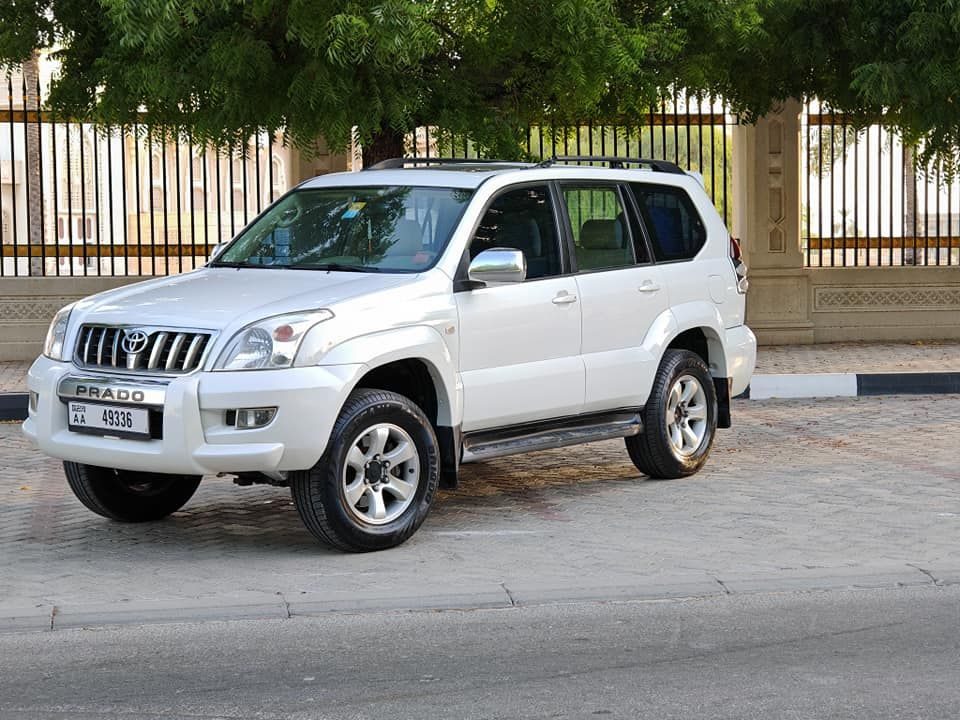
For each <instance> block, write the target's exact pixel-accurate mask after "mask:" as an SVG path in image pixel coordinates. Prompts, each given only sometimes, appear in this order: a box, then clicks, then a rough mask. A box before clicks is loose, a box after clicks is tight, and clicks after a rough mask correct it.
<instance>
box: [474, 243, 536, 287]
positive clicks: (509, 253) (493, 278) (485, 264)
mask: <svg viewBox="0 0 960 720" xmlns="http://www.w3.org/2000/svg"><path fill="white" fill-rule="evenodd" d="M467 277H468V278H470V280H472V281H473V282H481V283H518V282H523V281H524V280H526V279H527V259H526V257H524V255H523V252H522V251H521V250H516V249H514V248H491V249H489V250H484V251H483V252H482V253H480V254H479V255H477V256H476V257H475V258H474V259H473V261H472V262H471V263H470V267H469V268H468V269H467Z"/></svg>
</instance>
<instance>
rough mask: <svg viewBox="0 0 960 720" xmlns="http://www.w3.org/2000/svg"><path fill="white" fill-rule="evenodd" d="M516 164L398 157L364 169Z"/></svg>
mask: <svg viewBox="0 0 960 720" xmlns="http://www.w3.org/2000/svg"><path fill="white" fill-rule="evenodd" d="M498 164H499V165H518V166H524V167H525V165H523V164H521V163H511V162H509V161H507V160H481V159H478V158H437V157H398V158H389V159H387V160H381V161H380V162H378V163H374V164H373V165H371V166H370V167H365V168H363V169H364V170H397V169H400V168H404V167H406V166H407V165H498Z"/></svg>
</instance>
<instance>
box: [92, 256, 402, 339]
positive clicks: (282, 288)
mask: <svg viewBox="0 0 960 720" xmlns="http://www.w3.org/2000/svg"><path fill="white" fill-rule="evenodd" d="M417 277H418V276H417V275H413V274H410V275H400V274H389V275H388V274H384V275H380V274H377V273H356V272H327V271H324V270H279V269H264V268H253V269H251V268H203V269H201V270H197V271H195V272H191V273H186V274H183V275H174V276H170V277H164V278H156V279H154V280H148V281H147V282H143V283H136V284H134V285H127V286H125V287H122V288H118V289H116V290H110V291H108V292H105V293H100V294H99V295H94V296H92V297H89V298H86V299H84V300H82V301H81V302H79V303H78V304H77V306H76V310H77V312H76V313H75V314H76V315H77V319H78V320H79V321H80V322H83V323H103V324H105V325H118V324H137V325H157V326H161V327H164V326H165V327H192V328H202V329H209V330H222V329H223V328H225V327H227V326H228V325H232V324H234V323H236V322H237V321H241V322H242V323H248V322H254V321H256V320H260V319H262V318H265V317H269V316H271V315H278V314H281V313H286V312H296V311H300V310H313V309H318V308H326V307H330V306H332V305H335V304H336V303H337V302H341V301H343V300H346V299H348V298H351V297H355V296H357V295H364V294H368V293H375V292H378V291H380V290H385V289H387V288H391V287H395V286H398V285H402V284H406V283H411V282H414V281H415V280H416V278H417Z"/></svg>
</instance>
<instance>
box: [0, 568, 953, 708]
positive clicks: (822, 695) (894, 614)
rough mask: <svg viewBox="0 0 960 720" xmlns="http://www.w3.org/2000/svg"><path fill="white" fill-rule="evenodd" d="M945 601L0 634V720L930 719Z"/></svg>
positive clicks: (759, 599)
mask: <svg viewBox="0 0 960 720" xmlns="http://www.w3.org/2000/svg"><path fill="white" fill-rule="evenodd" d="M958 620H960V588H958V587H949V588H938V587H933V586H928V587H923V588H896V589H886V590H847V591H829V592H804V593H780V594H774V593H767V594H746V595H740V596H722V597H713V598H702V599H696V600H682V601H677V600H675V601H661V602H625V603H579V604H565V605H544V606H536V607H516V608H508V609H502V610H477V611H470V612H459V611H454V612H441V613H436V612H433V613H431V612H418V613H372V614H359V615H328V616H323V617H316V618H293V619H289V620H259V621H235V622H224V623H220V622H216V623H205V624H194V625H150V626H123V627H111V628H106V629H99V630H63V631H57V632H53V633H36V632H32V633H21V634H7V635H0V717H2V718H3V719H4V720H20V719H23V718H30V719H37V718H56V719H57V720H62V719H63V718H80V719H87V718H124V720H129V718H138V719H143V720H151V719H152V718H160V717H163V718H277V719H279V718H338V719H340V718H387V717H390V718H398V719H405V718H444V719H449V718H511V719H512V718H631V719H633V718H658V719H659V720H665V719H667V718H697V717H709V718H731V719H732V718H736V719H737V720H744V719H746V718H764V719H768V718H817V719H818V720H821V719H823V718H870V719H871V720H880V719H882V718H897V719H898V720H904V719H907V718H924V719H926V718H946V717H956V714H957V708H958V706H960V623H958Z"/></svg>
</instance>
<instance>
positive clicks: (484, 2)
mask: <svg viewBox="0 0 960 720" xmlns="http://www.w3.org/2000/svg"><path fill="white" fill-rule="evenodd" d="M754 4H755V0H723V1H722V2H717V1H716V0H376V1H374V2H356V1H351V0H249V1H247V2H243V1H241V0H139V1H138V2H136V3H133V2H128V1H127V0H100V1H99V2H98V3H90V2H87V1H86V0H56V1H54V0H7V3H6V4H5V5H4V6H3V7H2V8H0V63H3V62H6V63H8V64H10V63H18V62H21V61H22V60H23V59H24V58H26V57H28V56H29V54H30V52H32V51H33V50H34V49H35V48H51V47H54V48H56V49H57V52H56V55H57V57H58V58H59V59H60V61H61V62H62V65H63V72H62V74H61V75H60V77H59V78H58V79H57V80H56V81H55V83H54V84H53V88H52V93H51V97H50V100H49V102H50V104H51V105H52V106H53V107H54V108H56V109H57V110H58V111H59V112H60V113H63V114H69V115H72V116H74V117H83V118H85V119H89V120H93V121H99V122H103V123H129V122H131V121H133V119H134V118H135V117H136V115H137V113H138V112H146V113H147V115H148V116H149V118H150V121H151V122H152V123H154V124H156V125H163V126H166V127H169V128H172V129H180V130H185V131H189V132H190V133H191V134H193V135H194V137H195V138H197V139H198V140H211V141H214V142H216V143H220V144H229V143H231V142H237V141H239V140H240V139H241V138H243V137H246V136H249V135H250V134H251V133H253V132H255V131H258V130H267V131H275V130H280V129H282V130H283V131H284V133H285V136H286V137H287V138H288V139H289V140H290V141H291V142H293V143H295V144H297V145H299V146H303V147H310V146H311V144H312V143H313V142H314V141H315V140H316V138H318V137H323V138H325V139H326V140H327V142H328V143H329V144H330V145H331V146H333V147H334V148H336V149H343V148H344V147H345V146H347V144H348V143H349V140H350V137H351V129H352V128H353V127H356V128H358V130H359V133H360V138H361V142H362V144H363V146H364V151H365V158H364V160H365V161H366V162H371V161H374V160H376V159H379V158H382V157H387V156H393V155H398V154H401V153H402V150H403V147H402V137H403V133H404V132H406V131H409V130H410V129H412V128H413V127H415V126H417V125H421V124H425V123H427V122H429V123H431V124H434V125H440V126H442V127H444V128H447V129H448V130H450V131H453V132H460V133H468V134H469V135H470V137H471V139H472V140H473V141H474V142H475V143H476V145H477V147H478V148H480V149H481V150H482V151H483V152H488V153H492V154H497V155H501V156H506V157H515V156H518V155H519V154H520V153H521V149H520V148H521V141H522V132H523V129H524V128H525V127H526V126H527V125H528V124H529V123H532V122H541V121H543V120H545V119H549V120H550V121H552V122H554V123H558V124H562V123H566V124H575V123H577V122H581V121H583V120H584V119H587V118H597V117H604V116H606V117H612V116H614V115H623V114H630V113H634V114H639V113H642V112H645V110H646V108H647V107H648V105H649V103H650V102H651V101H654V100H656V99H657V97H658V93H659V91H660V90H661V89H663V88H666V87H670V86H690V87H696V86H697V85H698V84H702V82H703V79H704V78H706V77H707V75H708V68H706V67H704V66H703V64H702V62H703V58H701V57H699V56H691V55H689V53H688V51H687V49H688V48H690V47H693V46H696V45H697V44H699V43H701V42H703V41H704V38H699V37H692V36H691V33H690V29H689V28H687V27H685V26H684V24H683V23H684V22H685V21H686V20H685V19H686V18H690V17H696V18H703V17H709V18H712V24H709V25H708V26H709V27H710V28H717V29H719V30H722V31H723V32H740V33H743V34H745V35H748V34H749V33H750V30H749V28H748V27H745V26H748V25H749V24H750V22H754V21H757V20H758V19H759V16H758V15H756V13H753V12H752V11H751V8H753V6H754ZM699 22H700V20H698V23H699ZM701 30H702V28H698V29H697V32H700V31H701ZM714 44H716V43H714ZM691 58H693V59H691Z"/></svg>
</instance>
